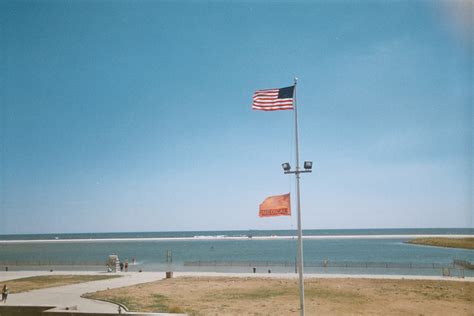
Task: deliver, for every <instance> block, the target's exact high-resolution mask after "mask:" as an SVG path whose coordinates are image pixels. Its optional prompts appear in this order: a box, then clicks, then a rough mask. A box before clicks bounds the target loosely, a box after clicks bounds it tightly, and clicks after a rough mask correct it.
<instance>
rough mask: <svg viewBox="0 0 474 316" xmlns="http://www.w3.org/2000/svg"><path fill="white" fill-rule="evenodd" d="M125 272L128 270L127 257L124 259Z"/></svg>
mask: <svg viewBox="0 0 474 316" xmlns="http://www.w3.org/2000/svg"><path fill="white" fill-rule="evenodd" d="M125 272H128V259H125Z"/></svg>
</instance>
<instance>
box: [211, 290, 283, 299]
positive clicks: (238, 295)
mask: <svg viewBox="0 0 474 316" xmlns="http://www.w3.org/2000/svg"><path fill="white" fill-rule="evenodd" d="M288 294H289V290H288V289H269V288H260V289H253V290H246V291H242V290H241V291H236V290H234V289H230V290H226V291H223V292H222V293H218V294H216V295H215V296H216V297H218V298H220V299H229V300H265V299H271V298H274V297H277V296H282V295H288Z"/></svg>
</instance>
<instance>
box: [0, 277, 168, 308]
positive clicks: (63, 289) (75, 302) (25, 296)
mask: <svg viewBox="0 0 474 316" xmlns="http://www.w3.org/2000/svg"><path fill="white" fill-rule="evenodd" d="M67 274H69V275H71V274H76V275H77V274H81V275H84V274H88V275H94V274H95V275H104V273H99V272H78V271H58V272H44V271H20V272H0V284H2V286H3V284H5V283H6V284H7V286H8V282H5V281H7V280H12V279H18V278H25V277H31V276H38V275H67ZM114 275H115V273H114ZM117 275H120V276H121V277H120V278H114V279H108V280H100V281H91V282H85V283H79V284H72V285H65V286H59V287H54V288H47V289H39V290H33V291H29V292H24V293H18V294H10V295H8V301H7V303H6V304H5V305H12V306H32V305H35V306H56V310H65V309H66V308H68V309H70V310H77V311H81V312H95V313H101V312H102V313H117V311H118V306H117V305H116V304H112V303H108V302H102V301H95V300H91V299H86V298H82V297H81V295H82V294H85V293H89V292H96V291H102V290H107V289H112V288H118V287H124V286H129V285H135V284H139V283H146V282H153V281H157V280H160V279H163V277H164V276H165V274H164V273H157V272H143V273H117ZM2 305H3V303H2ZM155 315H167V314H155Z"/></svg>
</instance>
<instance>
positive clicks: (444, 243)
mask: <svg viewBox="0 0 474 316" xmlns="http://www.w3.org/2000/svg"><path fill="white" fill-rule="evenodd" d="M408 243H410V244H417V245H427V246H437V247H449V248H464V249H474V237H472V238H470V237H468V238H446V237H432V238H416V239H413V240H410V241H408Z"/></svg>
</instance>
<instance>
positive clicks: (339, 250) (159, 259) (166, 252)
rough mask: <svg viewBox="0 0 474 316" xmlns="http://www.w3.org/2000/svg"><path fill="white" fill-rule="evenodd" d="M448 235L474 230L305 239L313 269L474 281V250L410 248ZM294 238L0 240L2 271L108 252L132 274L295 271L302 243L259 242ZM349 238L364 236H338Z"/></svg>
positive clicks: (95, 261) (200, 235)
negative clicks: (416, 240) (415, 241)
mask: <svg viewBox="0 0 474 316" xmlns="http://www.w3.org/2000/svg"><path fill="white" fill-rule="evenodd" d="M444 234H446V235H448V234H455V235H472V236H474V229H469V228H468V229H358V230H352V229H351V230H305V231H304V235H305V236H327V238H323V239H306V240H304V260H305V265H306V268H305V271H306V272H308V273H367V274H424V275H441V274H442V273H449V274H451V275H465V276H474V271H473V270H469V269H463V268H462V267H461V266H458V265H455V264H453V262H454V260H464V261H469V262H474V251H473V250H465V249H453V248H440V247H428V246H418V245H411V244H406V243H405V242H406V241H407V240H409V239H411V236H412V235H444ZM294 235H295V231H293V230H291V231H290V230H274V231H268V230H267V231H258V230H247V231H206V232H202V231H200V232H198V231H196V232H189V231H188V232H135V233H130V232H129V233H84V234H39V235H0V269H4V268H6V267H7V266H8V268H9V269H10V270H21V269H23V270H32V269H40V270H42V269H44V270H49V269H53V270H70V269H81V270H84V269H85V270H98V271H100V270H105V260H106V259H107V257H108V255H110V254H117V255H118V256H119V257H120V259H121V260H122V261H125V260H128V262H129V263H130V268H129V270H131V271H138V270H143V271H165V270H166V271H168V270H173V271H217V272H252V271H253V268H255V269H256V270H257V272H268V270H270V271H271V272H288V273H294V270H295V259H296V255H297V245H296V238H294V239H293V238H286V239H280V238H274V239H272V238H268V239H260V238H253V237H272V236H294ZM341 235H351V236H359V237H358V238H344V239H341V238H336V237H334V238H333V237H330V236H341ZM387 235H406V237H403V236H401V237H400V236H399V237H394V238H387V237H386V236H387ZM361 236H368V237H361ZM370 236H372V237H370ZM376 236H385V237H381V238H379V237H376ZM232 237H241V238H238V239H233V238H232ZM242 237H243V238H242ZM183 238H184V239H183ZM111 239H112V240H111ZM13 240H16V241H17V242H11V241H13ZM38 240H42V241H38ZM79 240H80V241H79ZM133 262H134V263H135V264H132V263H133Z"/></svg>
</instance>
